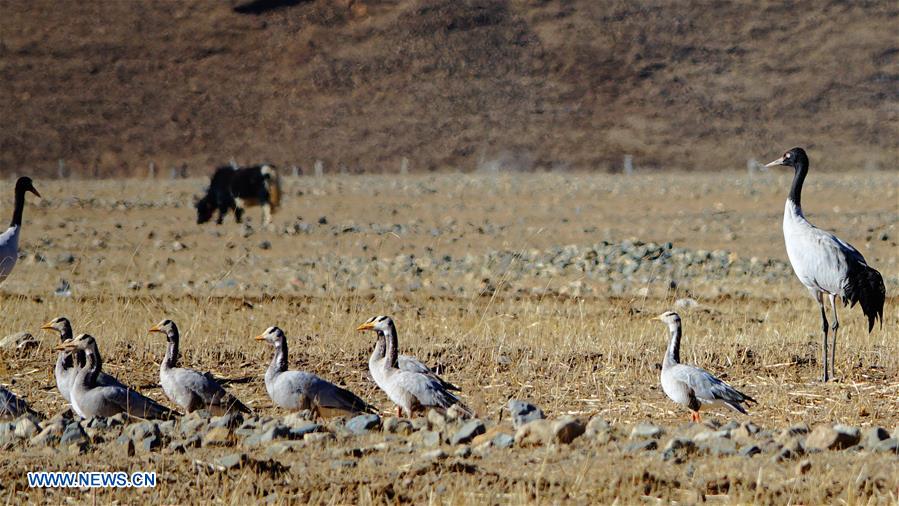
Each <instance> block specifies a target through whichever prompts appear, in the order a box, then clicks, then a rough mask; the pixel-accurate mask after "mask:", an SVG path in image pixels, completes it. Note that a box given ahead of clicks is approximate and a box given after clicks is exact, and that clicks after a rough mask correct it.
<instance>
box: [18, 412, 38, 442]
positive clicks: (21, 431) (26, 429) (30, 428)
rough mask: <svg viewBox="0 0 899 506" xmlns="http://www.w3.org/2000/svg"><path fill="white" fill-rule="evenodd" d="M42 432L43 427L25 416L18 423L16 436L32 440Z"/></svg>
mask: <svg viewBox="0 0 899 506" xmlns="http://www.w3.org/2000/svg"><path fill="white" fill-rule="evenodd" d="M40 431H41V427H40V426H39V425H38V424H36V423H35V422H34V420H32V419H31V417H28V416H23V417H21V418H19V419H18V420H17V421H16V428H15V435H16V437H17V438H19V439H31V438H33V437H34V436H36V435H37V434H38V433H39V432H40Z"/></svg>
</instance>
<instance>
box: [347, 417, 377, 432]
mask: <svg viewBox="0 0 899 506" xmlns="http://www.w3.org/2000/svg"><path fill="white" fill-rule="evenodd" d="M380 425H381V417H379V416H378V415H375V414H364V415H359V416H356V417H354V418H352V419H350V421H348V422H347V423H346V428H347V430H349V431H350V432H352V433H353V434H357V435H358V434H365V433H366V432H368V431H370V430H374V429H377V428H378V427H379V426H380Z"/></svg>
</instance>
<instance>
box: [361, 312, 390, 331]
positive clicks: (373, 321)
mask: <svg viewBox="0 0 899 506" xmlns="http://www.w3.org/2000/svg"><path fill="white" fill-rule="evenodd" d="M395 328H396V327H395V326H394V325H393V319H392V318H390V317H389V316H372V317H371V318H369V319H368V320H366V321H365V323H363V324H362V325H359V326H358V327H356V330H357V331H358V332H364V331H366V330H371V331H374V332H377V333H378V334H387V333H391V334H392V333H394V332H395V330H394V329H395Z"/></svg>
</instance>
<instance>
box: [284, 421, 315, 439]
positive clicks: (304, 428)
mask: <svg viewBox="0 0 899 506" xmlns="http://www.w3.org/2000/svg"><path fill="white" fill-rule="evenodd" d="M322 430H323V428H322V426H321V425H319V424H317V423H313V422H306V423H305V424H303V425H297V426H293V427H290V435H289V437H290V439H303V437H305V436H306V434H310V433H312V432H321V431H322Z"/></svg>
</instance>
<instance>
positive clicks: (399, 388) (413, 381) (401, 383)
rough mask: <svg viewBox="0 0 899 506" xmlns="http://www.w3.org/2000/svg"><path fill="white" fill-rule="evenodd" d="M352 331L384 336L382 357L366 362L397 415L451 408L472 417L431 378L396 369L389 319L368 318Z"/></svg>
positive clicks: (392, 335)
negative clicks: (392, 404) (369, 332)
mask: <svg viewBox="0 0 899 506" xmlns="http://www.w3.org/2000/svg"><path fill="white" fill-rule="evenodd" d="M356 330H358V331H360V332H363V331H366V330H371V331H374V332H377V331H380V332H381V333H383V334H384V339H385V341H386V343H385V344H386V349H385V356H384V358H383V359H379V360H377V359H376V360H371V361H369V370H370V372H371V375H372V377H373V378H374V380H375V383H377V384H378V386H379V387H381V390H383V391H384V393H386V394H387V396H388V397H389V398H390V400H391V401H393V402H394V404H396V406H397V413H398V414H399V412H400V410H401V409H402V411H404V412H405V413H406V415H407V416H410V417H411V416H413V413H414V412H416V411H425V410H427V409H428V408H433V409H436V410H438V411H446V410H447V409H449V408H450V407H451V406H454V405H455V406H458V409H460V410H461V411H462V412H463V413H464V414H465V415H467V416H473V415H474V414H473V413H472V411H471V410H470V409H468V407H466V406H465V405H464V404H463V403H462V401H461V400H459V398H458V397H456V396H455V395H453V394H452V392H450V391H449V390H448V389H447V388H446V387H445V386H444V385H443V382H442V381H440V380H439V379H437V378H435V377H434V375H433V374H426V373H421V372H413V371H404V370H402V369H400V368H399V364H398V362H399V352H398V350H397V336H396V327H395V326H394V324H393V320H392V319H390V318H389V317H386V316H385V317H376V318H371V319H369V320H368V321H366V322H365V323H363V324H362V325H359V327H358V328H357V329H356ZM376 348H377V347H376Z"/></svg>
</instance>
